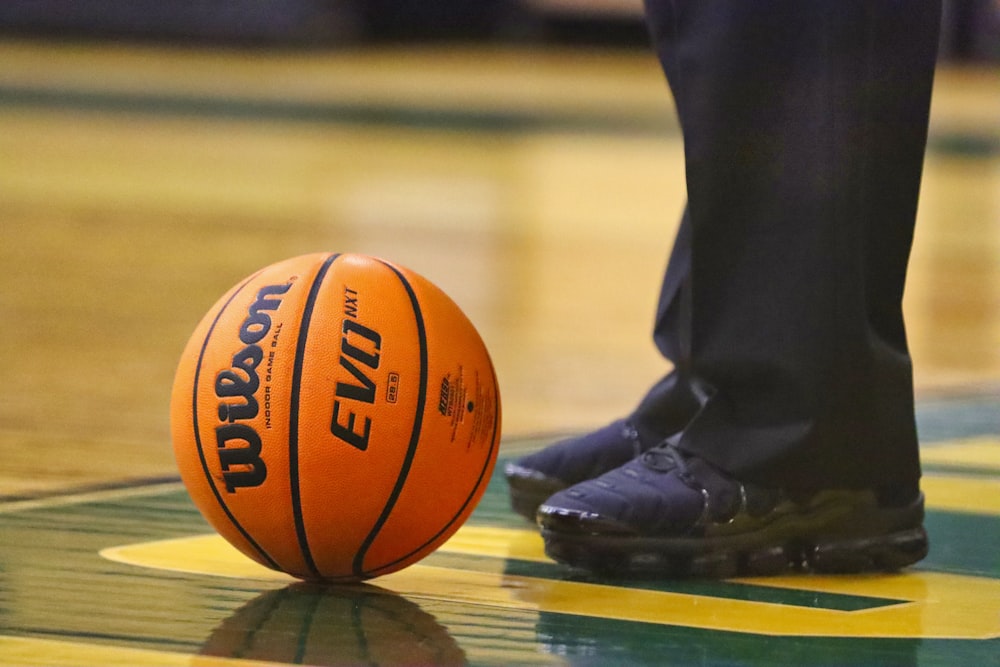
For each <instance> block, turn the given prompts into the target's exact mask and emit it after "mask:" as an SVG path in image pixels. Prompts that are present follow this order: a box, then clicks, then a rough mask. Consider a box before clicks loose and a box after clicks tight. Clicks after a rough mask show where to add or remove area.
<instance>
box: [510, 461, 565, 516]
mask: <svg viewBox="0 0 1000 667" xmlns="http://www.w3.org/2000/svg"><path fill="white" fill-rule="evenodd" d="M504 476H505V477H506V478H507V485H508V487H509V490H510V507H511V509H512V510H514V511H515V512H517V513H518V514H520V515H521V516H523V517H524V518H525V519H527V520H528V521H531V522H532V523H534V522H535V515H536V514H537V513H538V508H539V507H540V506H541V505H542V503H544V502H545V501H546V500H548V499H549V497H550V496H551V495H552V494H554V493H556V492H557V491H562V490H563V489H565V488H566V486H567V485H566V484H565V483H564V482H562V481H560V480H558V479H555V478H554V477H547V476H545V475H543V474H542V473H540V472H538V471H537V470H531V469H530V468H524V467H521V466H518V465H516V464H513V463H511V464H508V465H507V467H506V468H505V469H504Z"/></svg>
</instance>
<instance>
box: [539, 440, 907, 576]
mask: <svg viewBox="0 0 1000 667" xmlns="http://www.w3.org/2000/svg"><path fill="white" fill-rule="evenodd" d="M889 496H890V494H880V493H878V492H876V491H872V490H850V489H831V490H824V491H818V492H814V493H811V494H791V493H786V492H784V491H780V490H776V489H766V488H761V487H758V486H755V485H752V484H743V483H740V482H739V481H737V480H734V479H732V478H731V477H729V476H728V475H727V474H726V473H724V472H722V471H720V470H718V469H716V468H714V467H713V466H711V465H709V464H708V463H706V462H705V461H703V460H701V459H700V458H697V457H693V456H688V455H686V454H683V453H682V452H680V451H679V450H677V449H676V448H675V447H673V446H672V445H669V444H664V445H661V446H658V447H656V448H654V449H651V450H649V451H647V452H646V453H644V454H642V455H641V456H640V457H639V458H636V459H633V460H631V461H628V462H626V463H625V464H623V465H622V466H620V467H618V468H616V469H614V470H612V471H611V472H608V473H606V474H604V475H601V476H600V477H597V478H595V479H591V480H587V481H583V482H580V483H579V484H576V485H574V486H572V487H569V488H566V489H564V490H562V491H559V492H558V493H556V494H554V495H553V496H551V497H550V498H548V499H547V500H546V501H545V502H544V504H543V505H542V506H541V507H540V508H539V511H538V523H539V525H540V526H541V529H542V537H543V538H544V540H545V550H546V553H547V554H548V555H549V556H550V557H552V558H554V559H555V560H557V561H560V562H563V563H566V564H569V565H573V566H577V567H582V568H585V569H589V570H595V571H599V572H604V573H608V574H619V575H623V576H628V575H633V576H680V575H694V576H707V577H729V576H736V575H741V574H752V575H769V574H780V573H783V572H787V571H788V570H790V569H805V570H808V571H814V572H826V573H835V572H836V573H839V572H864V571H891V570H897V569H899V568H902V567H905V566H907V565H910V564H912V563H915V562H917V561H918V560H920V559H922V558H923V557H924V556H925V555H926V554H927V535H926V533H925V532H924V528H923V495H922V494H921V493H920V491H919V489H917V488H916V485H914V488H913V490H912V492H901V491H900V490H893V492H892V493H891V497H889ZM900 496H902V497H900Z"/></svg>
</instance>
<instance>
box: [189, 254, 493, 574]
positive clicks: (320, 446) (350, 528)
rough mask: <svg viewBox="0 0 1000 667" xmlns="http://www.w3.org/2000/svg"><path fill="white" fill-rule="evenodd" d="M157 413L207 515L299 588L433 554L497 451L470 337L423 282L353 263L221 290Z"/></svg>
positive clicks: (315, 260)
mask: <svg viewBox="0 0 1000 667" xmlns="http://www.w3.org/2000/svg"><path fill="white" fill-rule="evenodd" d="M170 412H171V435H172V439H173V447H174V455H175V458H176V460H177V465H178V468H179V470H180V474H181V478H182V479H183V481H184V484H185V486H186V488H187V490H188V492H189V494H190V496H191V498H192V500H193V501H194V504H195V505H196V506H197V507H198V509H199V510H200V511H201V513H202V515H203V516H204V517H205V519H206V520H207V521H208V522H209V523H210V524H211V525H212V527H213V528H215V530H216V531H218V532H219V534H221V535H222V536H223V537H224V538H225V539H227V540H228V541H229V542H230V543H231V544H233V545H234V546H235V547H236V548H237V549H239V550H240V551H241V552H243V553H244V554H246V555H247V556H249V557H250V558H252V559H254V560H255V561H257V562H259V563H261V564H263V565H265V566H267V567H270V568H272V569H275V570H279V571H282V572H287V573H288V574H291V575H293V576H296V577H299V578H302V579H307V580H322V581H358V580H362V579H369V578H372V577H376V576H380V575H384V574H388V573H390V572H393V571H396V570H399V569H401V568H403V567H406V566H408V565H411V564H413V563H415V562H417V561H418V560H420V559H422V558H423V557H425V556H427V555H428V554H430V553H431V552H433V551H434V550H435V549H436V548H438V547H439V546H440V545H441V544H442V543H444V542H445V541H446V540H447V539H448V538H449V537H450V536H451V535H452V534H454V532H455V531H456V530H458V528H459V527H460V526H461V525H462V524H463V522H464V521H465V520H466V519H467V518H468V517H469V515H470V514H471V513H472V511H473V509H474V508H475V506H476V504H477V502H478V501H479V499H480V498H481V497H482V494H483V492H484V490H485V489H486V485H487V483H488V482H489V479H490V475H491V473H492V471H493V467H494V464H495V463H496V457H497V450H498V447H499V440H500V423H501V412H500V392H499V388H498V385H497V379H496V374H495V372H494V369H493V365H492V362H491V360H490V357H489V354H488V352H487V349H486V346H485V345H484V344H483V341H482V339H481V338H480V336H479V334H478V332H477V331H476V329H475V327H474V326H473V324H472V323H471V322H470V321H469V319H468V318H467V317H466V316H465V314H464V313H463V312H462V310H461V309H460V308H459V307H458V306H457V305H456V304H455V303H454V302H453V301H452V300H451V299H450V298H449V297H448V296H447V295H446V294H445V293H444V292H443V291H442V290H441V289H439V288H438V287H436V286H435V285H434V284H432V283H431V282H430V281H428V280H427V279H425V278H423V277H421V276H420V275H418V274H416V273H415V272H413V271H410V270H408V269H406V268H404V267H402V266H399V265H396V264H394V263H392V262H389V261H386V260H383V259H379V258H376V257H370V256H366V255H357V254H312V255H303V256H300V257H294V258H291V259H287V260H284V261H281V262H278V263H275V264H272V265H270V266H267V267H266V268H264V269H262V270H260V271H258V272H257V273H254V274H253V275H251V276H250V277H249V278H246V279H245V280H243V281H242V282H240V283H239V284H237V285H236V286H235V287H233V288H232V289H230V290H229V292H227V293H226V294H225V295H223V296H222V298H221V299H219V301H218V302H216V303H215V305H214V306H212V308H211V309H210V310H209V311H208V313H207V314H206V315H205V316H204V317H203V318H202V320H201V322H200V323H199V324H198V325H197V327H196V328H195V331H194V333H193V334H192V336H191V338H190V340H189V341H188V343H187V346H186V347H185V349H184V352H183V354H182V357H181V360H180V363H179V365H178V368H177V372H176V376H175V379H174V385H173V391H172V395H171V406H170Z"/></svg>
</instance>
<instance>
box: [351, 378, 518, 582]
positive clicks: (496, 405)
mask: <svg viewBox="0 0 1000 667" xmlns="http://www.w3.org/2000/svg"><path fill="white" fill-rule="evenodd" d="M490 372H491V373H492V374H493V386H494V387H496V386H497V382H496V371H495V370H494V369H493V362H492V361H491V362H490ZM493 414H494V415H495V418H494V419H493V433H492V434H491V436H490V451H489V452H487V455H486V460H485V462H484V463H483V467H482V469H481V470H480V471H479V478H478V479H477V480H476V483H475V485H474V486H473V487H472V491H471V492H470V493H469V495H468V496H467V497H466V498H465V502H463V503H462V506H461V507H459V508H458V511H457V512H455V515H454V516H453V517H452V518H451V519H450V520H449V521H448V523H446V524H445V525H444V527H443V528H441V530H439V531H438V532H436V533H434V535H432V536H431V537H430V538H429V539H428V540H426V541H425V542H424V543H423V544H421V545H420V546H419V547H417V548H416V549H413V550H411V551H410V552H409V553H408V554H405V555H403V556H400V557H399V558H397V559H395V560H393V561H390V562H388V563H383V564H382V565H379V566H378V567H376V568H374V569H372V570H371V571H370V572H368V574H369V575H371V576H378V574H379V572H381V571H382V570H385V569H386V568H390V567H392V566H394V565H396V564H397V563H400V562H402V561H404V560H406V559H407V558H410V557H411V556H413V554H415V553H418V552H419V551H421V550H422V549H425V548H427V545H428V544H431V543H432V542H434V540H436V539H437V538H438V537H439V536H440V535H441V534H442V533H444V532H445V531H447V530H448V529H449V528H450V527H451V525H452V524H453V523H455V522H456V521H458V518H459V517H460V516H462V513H463V512H464V511H465V508H466V506H468V504H469V503H470V502H472V498H473V497H474V496H475V495H476V493H477V492H478V491H479V488H480V485H481V484H482V483H483V477H485V476H486V471H487V470H489V469H490V462H491V461H492V460H493V450H494V449H496V447H497V444H498V443H497V429H499V428H500V392H499V390H498V391H497V392H496V393H495V395H494V396H493ZM487 483H489V481H488V480H487Z"/></svg>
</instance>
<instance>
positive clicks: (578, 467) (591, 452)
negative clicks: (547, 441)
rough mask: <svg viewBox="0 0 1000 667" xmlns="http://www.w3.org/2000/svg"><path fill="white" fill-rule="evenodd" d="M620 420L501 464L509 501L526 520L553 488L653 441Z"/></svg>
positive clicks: (617, 461) (621, 459) (629, 455)
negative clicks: (508, 488)
mask: <svg viewBox="0 0 1000 667" xmlns="http://www.w3.org/2000/svg"><path fill="white" fill-rule="evenodd" d="M651 440H652V439H651V438H649V437H647V438H645V439H644V438H643V437H642V436H640V434H639V431H638V429H636V428H635V427H634V426H632V425H631V423H629V422H628V421H626V420H624V419H621V420H618V421H616V422H612V423H611V424H608V425H607V426H604V427H603V428H599V429H597V430H596V431H593V432H592V433H588V434H586V435H582V436H577V437H572V438H566V439H564V440H559V441H557V442H555V443H553V444H551V445H549V446H548V447H546V448H545V449H542V450H539V451H537V452H534V453H533V454H529V455H527V456H524V457H522V458H520V459H518V460H517V461H514V462H513V463H508V464H507V465H506V466H505V467H504V475H505V476H506V477H507V484H508V485H509V486H510V504H511V507H512V508H513V510H514V511H515V512H517V513H518V514H520V515H521V516H523V517H525V518H526V519H528V520H529V521H534V520H535V514H536V512H537V511H538V506H539V505H541V504H542V503H543V502H545V500H546V499H547V498H548V497H549V496H551V495H552V494H553V493H555V492H556V491H561V490H562V489H565V488H567V487H569V486H572V485H573V484H576V483H578V482H582V481H584V480H588V479H593V478H594V477H597V476H599V475H602V474H604V473H606V472H608V471H609V470H614V469H615V468H617V467H618V466H620V465H622V464H623V463H626V462H628V461H629V460H631V459H634V458H635V457H636V456H639V454H641V453H642V452H643V451H645V450H647V449H649V448H650V447H652V446H653V445H655V444H657V442H656V441H651Z"/></svg>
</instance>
